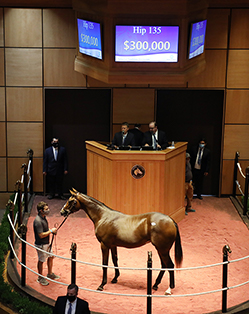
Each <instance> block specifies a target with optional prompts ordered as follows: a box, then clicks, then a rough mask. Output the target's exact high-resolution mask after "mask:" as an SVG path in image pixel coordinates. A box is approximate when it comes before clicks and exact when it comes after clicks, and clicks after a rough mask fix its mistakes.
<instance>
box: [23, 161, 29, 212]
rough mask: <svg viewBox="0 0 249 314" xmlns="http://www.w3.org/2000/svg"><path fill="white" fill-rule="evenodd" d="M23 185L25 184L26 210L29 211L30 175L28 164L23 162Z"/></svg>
mask: <svg viewBox="0 0 249 314" xmlns="http://www.w3.org/2000/svg"><path fill="white" fill-rule="evenodd" d="M22 168H23V186H24V212H25V213H27V212H28V175H27V165H26V164H23V165H22Z"/></svg>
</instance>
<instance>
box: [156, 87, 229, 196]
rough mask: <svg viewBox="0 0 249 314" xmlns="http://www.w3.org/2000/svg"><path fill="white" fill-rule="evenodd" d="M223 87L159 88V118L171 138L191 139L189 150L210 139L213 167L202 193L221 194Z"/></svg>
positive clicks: (157, 113)
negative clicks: (196, 88) (202, 140)
mask: <svg viewBox="0 0 249 314" xmlns="http://www.w3.org/2000/svg"><path fill="white" fill-rule="evenodd" d="M223 98H224V91H222V90H158V91H157V108H156V120H157V123H158V128H159V129H162V130H164V131H165V132H166V135H167V138H168V140H169V141H172V140H173V141H181V142H182V141H184V142H185V141H186V142H188V143H189V144H188V151H190V148H191V147H192V146H193V145H196V144H197V143H198V142H199V139H200V138H201V137H205V138H206V140H207V147H208V148H209V149H210V150H211V169H210V173H209V176H208V177H207V178H205V179H204V185H203V189H204V191H203V194H208V195H210V194H211V195H218V194H219V173H220V158H221V136H222V117H223Z"/></svg>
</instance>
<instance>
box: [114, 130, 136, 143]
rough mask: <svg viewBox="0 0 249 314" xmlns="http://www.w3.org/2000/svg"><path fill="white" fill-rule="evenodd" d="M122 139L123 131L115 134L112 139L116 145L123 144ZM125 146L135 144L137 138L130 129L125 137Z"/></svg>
mask: <svg viewBox="0 0 249 314" xmlns="http://www.w3.org/2000/svg"><path fill="white" fill-rule="evenodd" d="M122 139H123V133H122V132H118V133H116V134H115V135H114V138H113V140H112V145H116V146H122ZM123 145H124V146H128V145H130V146H135V138H134V135H133V134H132V133H130V132H129V131H128V134H127V136H126V138H125V141H124V144H123Z"/></svg>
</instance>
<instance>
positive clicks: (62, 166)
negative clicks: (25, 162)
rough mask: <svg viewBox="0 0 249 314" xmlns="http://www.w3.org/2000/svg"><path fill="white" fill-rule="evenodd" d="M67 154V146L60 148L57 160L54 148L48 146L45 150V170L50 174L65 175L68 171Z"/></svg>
mask: <svg viewBox="0 0 249 314" xmlns="http://www.w3.org/2000/svg"><path fill="white" fill-rule="evenodd" d="M67 170H68V169H67V154H66V149H65V147H60V146H59V148H58V155H57V160H55V159H54V153H53V148H52V146H51V147H48V148H47V149H46V150H45V153H44V158H43V172H46V173H47V174H49V175H52V176H55V175H63V173H64V171H67Z"/></svg>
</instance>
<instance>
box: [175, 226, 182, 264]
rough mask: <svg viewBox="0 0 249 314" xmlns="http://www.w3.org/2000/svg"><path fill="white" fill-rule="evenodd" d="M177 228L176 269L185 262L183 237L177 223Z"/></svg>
mask: <svg viewBox="0 0 249 314" xmlns="http://www.w3.org/2000/svg"><path fill="white" fill-rule="evenodd" d="M175 226H176V239H175V262H176V267H180V266H181V264H182V260H183V253H182V244H181V236H180V232H179V229H178V225H177V223H176V222H175Z"/></svg>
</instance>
